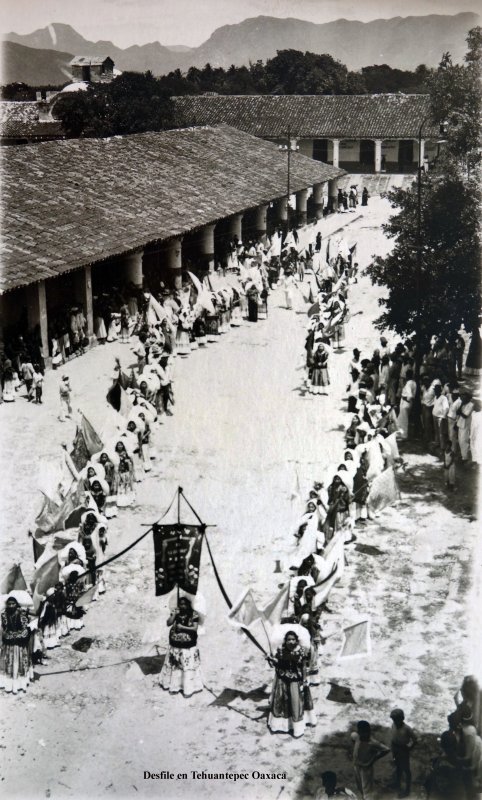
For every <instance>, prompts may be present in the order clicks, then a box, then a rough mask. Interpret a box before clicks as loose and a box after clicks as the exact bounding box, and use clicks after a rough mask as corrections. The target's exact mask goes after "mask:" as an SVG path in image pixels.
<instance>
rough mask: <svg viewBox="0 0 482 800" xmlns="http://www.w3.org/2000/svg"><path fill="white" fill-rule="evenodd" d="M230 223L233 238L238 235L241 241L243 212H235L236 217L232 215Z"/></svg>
mask: <svg viewBox="0 0 482 800" xmlns="http://www.w3.org/2000/svg"><path fill="white" fill-rule="evenodd" d="M229 223H230V227H229V233H230V236H231V238H232V239H233V238H234V237H235V236H237V237H238V239H239V241H240V242H241V241H242V239H243V214H235V216H234V217H231V219H230V220H229Z"/></svg>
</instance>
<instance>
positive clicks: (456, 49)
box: [3, 12, 480, 83]
mask: <svg viewBox="0 0 482 800" xmlns="http://www.w3.org/2000/svg"><path fill="white" fill-rule="evenodd" d="M479 23H480V18H479V17H478V16H477V14H473V13H471V12H463V13H460V14H454V15H453V16H449V15H437V14H430V15H428V16H423V17H393V18H392V19H378V20H373V21H372V22H356V21H351V20H346V19H339V20H336V21H335V22H328V23H325V24H321V25H316V24H315V23H312V22H306V21H303V20H300V19H278V18H276V17H266V16H261V17H253V18H250V19H246V20H244V21H243V22H240V23H238V24H236V25H224V26H223V27H222V28H218V29H217V30H215V31H214V33H213V34H212V36H210V37H209V39H207V41H205V42H204V43H203V44H202V45H200V47H194V48H185V47H184V46H183V45H174V46H172V47H164V46H163V45H161V44H159V42H151V43H150V44H145V45H133V46H132V47H128V48H126V49H125V50H123V49H121V48H119V47H116V46H115V45H114V44H113V43H112V42H109V41H99V42H91V41H88V40H87V39H84V37H83V36H81V35H80V34H79V33H77V31H75V30H74V28H72V27H71V26H70V25H63V24H59V23H53V24H52V25H48V26H47V27H46V28H42V29H40V30H37V31H34V32H33V33H30V34H26V35H19V34H16V33H9V34H7V36H6V37H5V38H6V39H7V40H8V41H9V42H10V43H15V44H16V45H18V46H19V45H23V46H26V47H29V48H35V49H38V50H39V51H40V52H43V53H44V56H43V61H42V64H43V66H44V68H45V69H48V66H47V61H48V59H49V58H50V59H51V60H52V61H53V62H54V61H55V63H52V65H51V67H50V68H51V69H52V70H54V71H55V70H57V69H58V68H59V67H58V60H59V56H60V55H63V56H65V54H66V53H73V54H74V55H103V54H105V55H110V56H111V58H112V59H113V60H114V62H115V65H116V67H117V68H118V69H120V70H123V71H125V70H133V71H136V72H145V71H146V70H151V71H152V72H153V73H154V75H163V74H165V73H167V72H170V71H171V70H173V69H176V68H180V69H181V70H183V71H185V70H187V69H188V68H189V67H190V66H195V67H204V65H205V64H207V63H208V62H209V63H210V64H211V65H212V66H221V67H224V68H227V67H229V66H230V65H231V64H235V65H236V66H241V65H243V64H246V65H247V64H249V62H250V61H257V60H259V59H261V60H263V61H266V59H268V58H272V57H273V56H275V55H276V51H277V50H283V49H289V48H291V49H294V50H302V51H303V52H305V51H306V50H309V51H311V52H313V53H329V54H330V55H331V56H333V57H334V58H337V59H339V60H340V61H341V62H342V63H343V64H346V65H347V67H348V68H349V69H351V70H357V69H360V68H361V67H365V66H370V65H372V64H389V65H390V66H391V67H394V68H398V69H414V68H415V67H417V66H418V65H419V64H426V65H427V66H429V67H434V66H436V65H437V64H438V63H439V61H440V59H441V56H442V54H443V53H444V52H446V51H447V50H448V51H449V52H450V53H451V55H452V58H453V60H454V61H462V59H463V56H464V54H465V51H466V42H465V38H466V35H467V31H468V30H470V28H473V27H474V26H475V25H477V24H479ZM54 51H56V52H57V55H52V56H50V57H49V56H48V55H47V53H48V52H54ZM15 54H16V55H15ZM7 55H8V59H7V61H8V72H7V75H8V82H10V81H12V80H23V78H21V77H20V75H21V74H25V73H26V72H27V73H29V74H30V73H31V74H33V75H36V71H35V69H34V68H31V66H30V64H27V63H25V58H24V57H22V56H21V52H20V51H15V50H12V48H11V47H10V48H9V49H8V50H7ZM15 58H18V61H15ZM3 82H4V83H5V82H7V80H6V79H5V77H4V78H3ZM34 82H36V83H39V80H38V77H36V78H35V79H34Z"/></svg>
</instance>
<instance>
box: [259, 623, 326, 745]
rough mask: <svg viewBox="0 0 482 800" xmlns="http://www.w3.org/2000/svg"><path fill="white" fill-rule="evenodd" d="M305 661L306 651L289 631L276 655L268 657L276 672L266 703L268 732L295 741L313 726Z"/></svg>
mask: <svg viewBox="0 0 482 800" xmlns="http://www.w3.org/2000/svg"><path fill="white" fill-rule="evenodd" d="M308 659H309V651H307V650H306V649H305V648H304V647H302V646H301V644H300V641H299V638H298V635H297V634H296V633H295V632H294V631H288V633H287V634H286V636H285V637H284V640H283V643H282V645H281V647H279V648H278V649H277V651H276V655H275V656H268V657H267V660H268V663H269V664H270V666H272V667H274V668H275V670H276V673H275V678H274V683H273V689H272V692H271V697H270V702H269V706H270V711H269V717H268V728H269V729H270V731H271V733H291V734H292V736H293V737H294V738H295V739H298V738H299V737H300V736H303V734H304V732H305V726H306V725H316V715H315V712H314V710H313V700H312V698H311V693H310V689H309V683H308V677H307V661H308Z"/></svg>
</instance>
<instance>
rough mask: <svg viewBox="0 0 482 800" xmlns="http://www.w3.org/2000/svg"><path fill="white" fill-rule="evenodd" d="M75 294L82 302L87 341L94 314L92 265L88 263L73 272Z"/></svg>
mask: <svg viewBox="0 0 482 800" xmlns="http://www.w3.org/2000/svg"><path fill="white" fill-rule="evenodd" d="M75 294H76V300H79V301H80V303H82V310H83V312H84V317H85V319H86V320H87V330H86V334H87V336H88V337H89V342H90V340H91V339H92V336H93V335H94V314H93V305H92V267H91V266H90V264H87V266H85V267H82V268H81V269H78V270H76V272H75Z"/></svg>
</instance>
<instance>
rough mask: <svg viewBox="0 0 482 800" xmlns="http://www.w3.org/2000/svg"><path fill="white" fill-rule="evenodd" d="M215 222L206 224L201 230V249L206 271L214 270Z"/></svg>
mask: <svg viewBox="0 0 482 800" xmlns="http://www.w3.org/2000/svg"><path fill="white" fill-rule="evenodd" d="M214 227H215V226H214V224H213V225H205V226H204V228H202V230H201V239H200V250H201V254H202V256H203V261H204V270H205V272H214Z"/></svg>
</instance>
